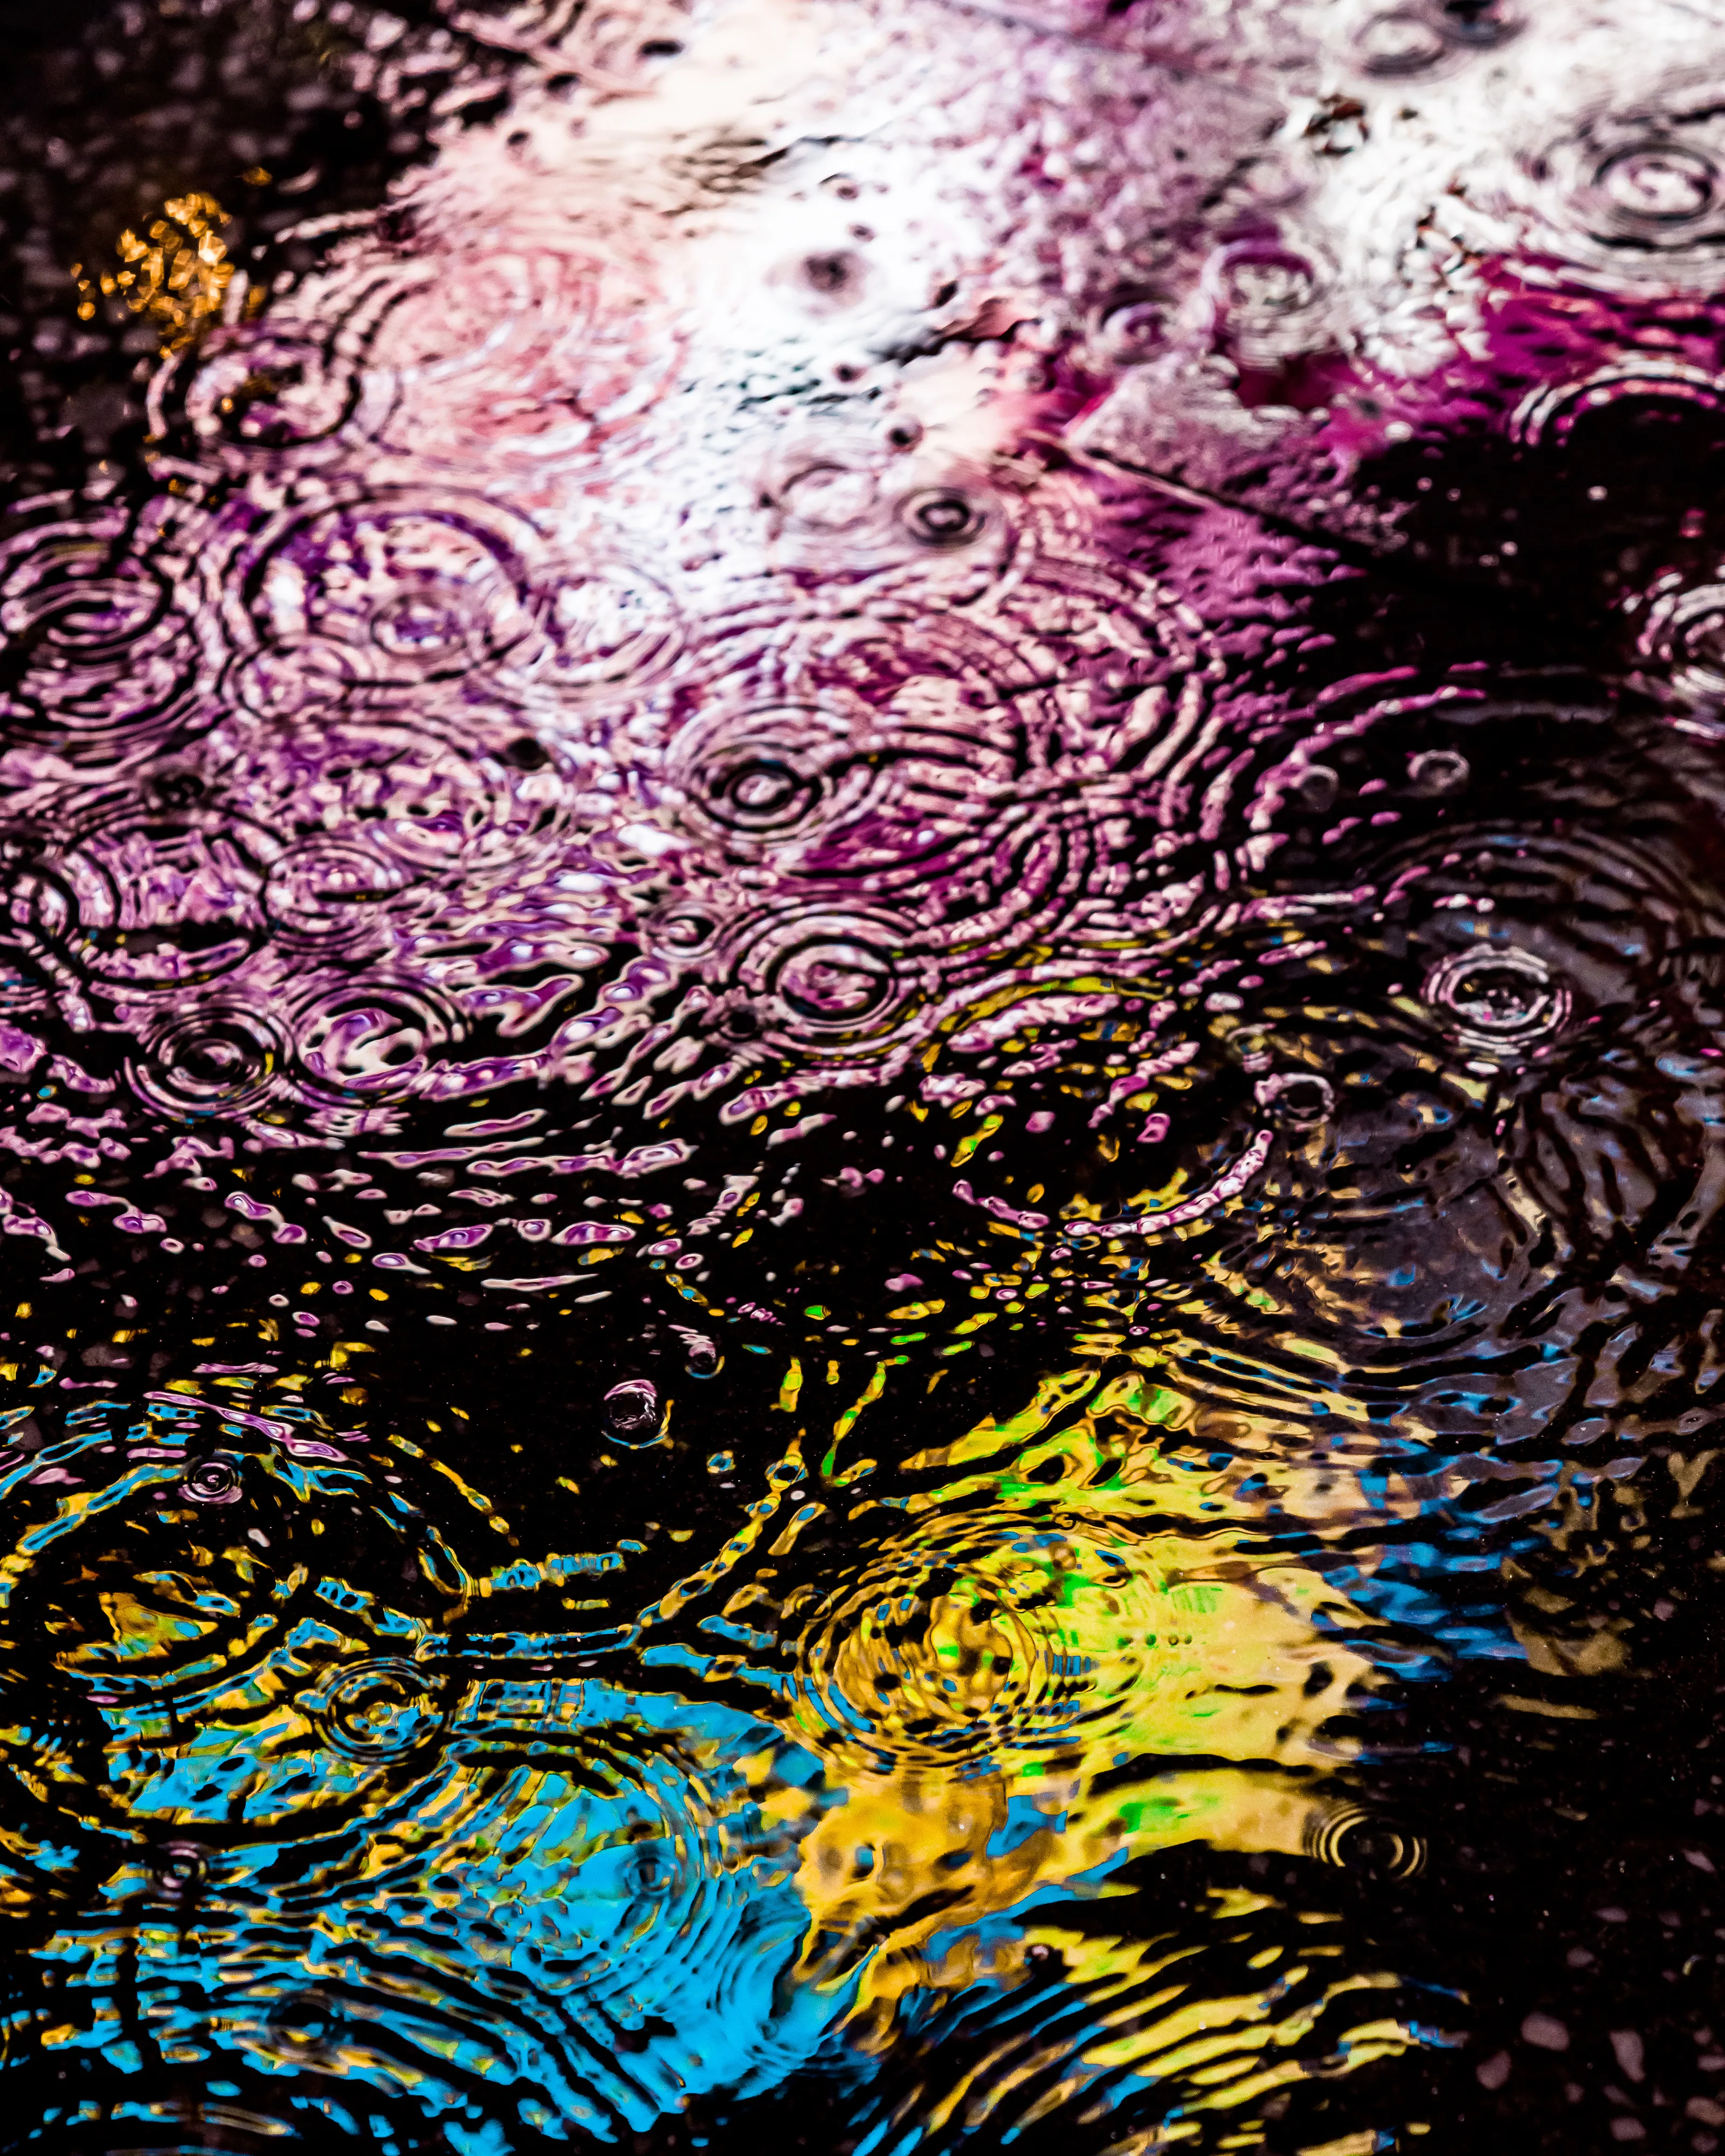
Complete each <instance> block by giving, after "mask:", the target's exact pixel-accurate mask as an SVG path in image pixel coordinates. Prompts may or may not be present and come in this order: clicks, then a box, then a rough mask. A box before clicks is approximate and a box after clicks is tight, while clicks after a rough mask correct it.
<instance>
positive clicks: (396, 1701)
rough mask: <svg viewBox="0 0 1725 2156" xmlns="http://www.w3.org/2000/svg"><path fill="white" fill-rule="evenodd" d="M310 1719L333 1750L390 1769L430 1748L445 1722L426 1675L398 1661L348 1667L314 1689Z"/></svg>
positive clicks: (307, 1704)
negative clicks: (386, 1766)
mask: <svg viewBox="0 0 1725 2156" xmlns="http://www.w3.org/2000/svg"><path fill="white" fill-rule="evenodd" d="M301 1704H302V1706H304V1707H308V1708H309V1711H310V1712H311V1713H312V1714H313V1715H314V1717H315V1719H316V1723H317V1727H318V1731H319V1733H320V1735H321V1737H322V1738H323V1740H324V1742H325V1743H326V1744H327V1745H329V1746H330V1748H331V1750H332V1751H336V1752H339V1753H341V1754H342V1755H343V1756H344V1757H345V1758H349V1759H357V1760H360V1761H362V1762H363V1763H365V1764H367V1765H368V1766H383V1765H393V1764H394V1763H396V1762H397V1761H398V1760H402V1759H406V1758H411V1757H412V1756H413V1754H414V1753H419V1752H423V1751H424V1750H425V1748H427V1747H428V1746H429V1745H430V1744H432V1743H434V1742H435V1741H436V1739H437V1738H438V1737H439V1734H440V1733H441V1732H442V1730H443V1727H444V1721H445V1719H446V1716H445V1711H444V1707H443V1706H442V1704H441V1703H440V1702H439V1700H438V1699H437V1698H436V1697H435V1695H434V1692H433V1691H432V1688H431V1686H430V1684H429V1681H428V1678H427V1675H426V1672H425V1671H424V1670H423V1669H421V1668H419V1667H418V1666H417V1665H416V1664H414V1663H413V1662H408V1661H402V1660H401V1659H400V1658H399V1657H393V1656H389V1655H376V1656H373V1657H372V1658H371V1659H370V1660H369V1661H362V1662H353V1663H350V1664H349V1665H348V1666H347V1667H346V1668H345V1669H343V1670H342V1671H341V1672H340V1674H339V1675H338V1676H335V1677H333V1678H328V1679H326V1680H325V1681H323V1682H322V1683H321V1684H320V1685H319V1686H318V1687H317V1691H316V1701H315V1704H313V1703H311V1702H306V1701H302V1702H301Z"/></svg>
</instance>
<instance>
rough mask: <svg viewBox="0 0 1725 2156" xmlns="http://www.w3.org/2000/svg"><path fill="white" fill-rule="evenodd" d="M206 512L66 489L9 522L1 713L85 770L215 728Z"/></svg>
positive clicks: (216, 645) (3, 573)
mask: <svg viewBox="0 0 1725 2156" xmlns="http://www.w3.org/2000/svg"><path fill="white" fill-rule="evenodd" d="M211 553H212V534H211V531H210V529H209V526H208V521H207V520H206V519H205V517H204V516H203V515H202V514H201V513H200V512H199V511H198V510H197V509H195V508H194V507H193V506H190V505H189V504H187V503H185V502H182V501H179V500H176V499H174V498H173V497H172V496H167V495H162V496H159V497H152V498H151V499H149V500H146V501H143V502H141V503H134V502H129V501H126V500H121V499H119V498H117V497H109V498H105V499H103V498H95V497H91V496H88V495H86V496H79V495H72V494H64V495H54V496H50V497H49V498H47V499H45V500H39V501H36V502H33V503H27V504H25V505H24V506H23V507H21V508H19V509H17V510H14V511H12V512H11V513H10V514H9V515H8V516H7V517H6V518H5V520H4V521H3V522H0V634H3V637H4V639H5V644H6V657H5V663H4V665H3V667H0V720H3V721H4V722H5V724H6V725H7V726H8V729H10V730H12V731H14V732H15V733H16V734H17V735H18V736H19V737H22V738H23V739H25V740H28V741H33V742H40V743H42V744H44V746H47V747H52V748H54V750H55V751H56V752H58V753H59V754H60V755H61V756H63V757H66V758H67V759H68V760H69V761H70V762H74V763H78V764H80V765H90V764H100V763H103V762H114V761H116V760H117V759H118V758H120V757H122V756H124V755H126V754H127V753H129V752H133V751H135V750H137V749H140V748H143V747H151V748H155V749H157V750H160V749H161V748H162V747H165V746H167V744H168V743H170V742H173V741H176V740H178V739H181V738H182V737H185V736H186V735H187V734H188V733H191V732H193V731H197V730H198V727H199V726H202V725H203V724H205V723H207V722H208V719H209V718H210V717H211V716H213V706H211V705H210V703H209V701H208V699H209V696H210V692H211V690H212V688H213V683H214V680H215V678H216V675H217V674H218V671H219V668H220V665H221V658H222V654H221V649H220V639H219V637H218V634H217V633H216V629H215V624H216V621H217V619H218V615H217V610H216V608H214V606H213V603H212V600H213V593H212V592H211V590H210V588H209V585H208V562H209V560H210V558H211Z"/></svg>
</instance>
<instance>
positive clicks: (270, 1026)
mask: <svg viewBox="0 0 1725 2156" xmlns="http://www.w3.org/2000/svg"><path fill="white" fill-rule="evenodd" d="M142 1048H143V1053H142V1054H141V1055H131V1056H128V1057H127V1059H126V1082H127V1084H128V1085H129V1086H131V1090H132V1091H133V1092H134V1093H135V1094H136V1096H137V1097H138V1099H139V1100H141V1101H143V1102H145V1103H146V1106H150V1107H151V1108H155V1109H157V1110H159V1111H161V1112H162V1114H163V1115H167V1116H173V1117H174V1118H175V1119H176V1120H179V1121H193V1122H195V1121H200V1120H202V1119H203V1118H204V1117H206V1116H224V1117H228V1116H232V1117H244V1116H253V1115H256V1114H258V1113H259V1112H260V1111H262V1110H263V1109H264V1108H265V1107H266V1106H269V1105H270V1103H271V1102H273V1101H276V1100H278V1099H279V1098H280V1097H281V1096H282V1095H283V1093H284V1091H285V1084H286V1071H287V1068H288V1064H289V1060H290V1050H289V1045H288V1039H287V1034H286V1032H285V1028H284V1027H283V1025H282V1024H281V1022H280V1019H277V1018H276V1017H275V1014H273V1013H271V1012H270V1010H268V1009H264V1008H261V1007H259V1005H257V1004H222V1003H220V1002H214V1001H212V1002H206V1003H201V1004H199V1005H198V1007H196V1008H194V1009H189V1010H185V1011H179V1012H172V1013H168V1014H164V1015H163V1017H162V1019H161V1020H160V1021H159V1023H158V1024H157V1025H155V1026H154V1027H153V1028H152V1027H149V1026H146V1028H145V1029H144V1034H143V1041H142Z"/></svg>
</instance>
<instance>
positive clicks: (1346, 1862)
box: [1302, 1804, 1426, 1879]
mask: <svg viewBox="0 0 1725 2156" xmlns="http://www.w3.org/2000/svg"><path fill="white" fill-rule="evenodd" d="M1302 1838H1303V1840H1304V1845H1305V1850H1306V1854H1307V1856H1312V1857H1315V1858H1316V1859H1317V1861H1318V1862H1319V1863H1320V1864H1333V1865H1334V1866H1336V1867H1337V1870H1339V1871H1352V1872H1354V1873H1357V1874H1358V1875H1359V1876H1362V1877H1363V1878H1367V1879H1414V1878H1417V1877H1418V1876H1419V1875H1420V1872H1422V1871H1424V1870H1425V1861H1426V1849H1425V1841H1424V1840H1423V1839H1422V1838H1421V1837H1420V1835H1417V1834H1415V1833H1414V1831H1413V1830H1412V1829H1411V1828H1409V1827H1406V1826H1402V1825H1397V1824H1396V1823H1395V1822H1394V1821H1393V1820H1387V1819H1384V1818H1383V1817H1381V1816H1380V1815H1378V1814H1376V1813H1374V1812H1371V1811H1368V1810H1367V1809H1366V1808H1365V1806H1364V1805H1363V1804H1333V1805H1328V1806H1324V1807H1317V1806H1314V1807H1313V1809H1312V1811H1311V1812H1310V1813H1308V1815H1307V1824H1306V1829H1305V1833H1304V1835H1303V1837H1302Z"/></svg>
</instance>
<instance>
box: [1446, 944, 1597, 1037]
mask: <svg viewBox="0 0 1725 2156" xmlns="http://www.w3.org/2000/svg"><path fill="white" fill-rule="evenodd" d="M1420 993H1421V994H1422V995H1423V996H1424V997H1425V1001H1426V1002H1427V1003H1428V1004H1430V1006H1431V1008H1432V1009H1434V1010H1435V1011H1438V1012H1440V1013H1441V1014H1443V1015H1444V1016H1445V1019H1447V1020H1448V1021H1449V1023H1450V1024H1451V1025H1452V1026H1453V1027H1454V1029H1455V1035H1456V1038H1457V1039H1459V1040H1461V1041H1462V1042H1464V1043H1465V1044H1466V1045H1467V1046H1469V1047H1471V1048H1480V1049H1489V1050H1493V1051H1502V1050H1517V1049H1525V1048H1527V1047H1528V1046H1530V1045H1532V1043H1533V1042H1535V1041H1537V1040H1541V1039H1545V1038H1546V1037H1547V1036H1548V1035H1549V1034H1554V1033H1556V1032H1558V1030H1559V1029H1561V1027H1562V1026H1563V1024H1564V1023H1565V1021H1566V1020H1567V1019H1568V1016H1569V1012H1570V1008H1571V1000H1572V999H1571V997H1570V994H1569V991H1568V987H1567V986H1566V985H1565V983H1563V981H1562V980H1561V979H1559V978H1557V977H1556V976H1555V975H1554V974H1553V972H1552V969H1551V968H1550V967H1549V966H1548V965H1547V964H1546V962H1545V961H1544V960H1543V958H1541V957H1538V955H1537V954H1536V953H1535V952H1532V951H1523V950H1517V949H1516V948H1514V947H1511V948H1507V949H1503V950H1497V949H1492V948H1490V947H1486V948H1485V949H1481V950H1476V951H1458V952H1455V953H1453V954H1452V955H1451V956H1450V957H1447V958H1442V959H1440V960H1439V962H1438V963H1437V964H1436V965H1435V966H1434V967H1433V968H1432V969H1431V971H1430V973H1428V974H1427V975H1426V977H1425V985H1424V987H1423V988H1422V989H1421V991H1420Z"/></svg>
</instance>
